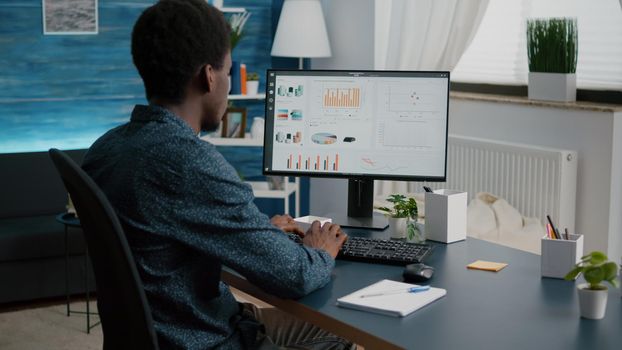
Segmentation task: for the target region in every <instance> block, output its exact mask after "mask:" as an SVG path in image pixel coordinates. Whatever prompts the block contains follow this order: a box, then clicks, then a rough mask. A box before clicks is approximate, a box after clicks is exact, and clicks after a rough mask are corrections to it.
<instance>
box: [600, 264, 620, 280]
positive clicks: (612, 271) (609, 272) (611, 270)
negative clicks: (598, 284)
mask: <svg viewBox="0 0 622 350" xmlns="http://www.w3.org/2000/svg"><path fill="white" fill-rule="evenodd" d="M602 268H603V273H604V279H605V280H607V281H609V280H611V279H615V278H616V277H618V265H617V264H616V263H614V262H613V261H609V262H606V263H604V264H603V265H602Z"/></svg>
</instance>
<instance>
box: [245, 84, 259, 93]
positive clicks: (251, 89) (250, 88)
mask: <svg viewBox="0 0 622 350" xmlns="http://www.w3.org/2000/svg"><path fill="white" fill-rule="evenodd" d="M258 91H259V80H248V81H246V94H247V95H251V96H252V95H257V92H258Z"/></svg>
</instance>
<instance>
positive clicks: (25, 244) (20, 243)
mask: <svg viewBox="0 0 622 350" xmlns="http://www.w3.org/2000/svg"><path fill="white" fill-rule="evenodd" d="M67 233H68V237H67V238H68V246H69V254H71V255H76V254H83V253H84V237H83V235H82V230H80V229H79V228H69V230H68V232H67ZM64 235H65V231H64V225H63V224H61V223H59V222H57V221H56V216H55V215H43V216H31V217H23V218H11V219H0V262H2V261H14V260H25V259H38V258H50V257H58V256H64V255H65V236H64Z"/></svg>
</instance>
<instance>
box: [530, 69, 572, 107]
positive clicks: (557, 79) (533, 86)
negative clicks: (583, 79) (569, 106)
mask: <svg viewBox="0 0 622 350" xmlns="http://www.w3.org/2000/svg"><path fill="white" fill-rule="evenodd" d="M528 97H529V99H530V100H545V101H560V102H571V101H576V100H577V75H576V74H565V73H540V72H530V73H529V87H528Z"/></svg>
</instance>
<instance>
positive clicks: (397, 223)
mask: <svg viewBox="0 0 622 350" xmlns="http://www.w3.org/2000/svg"><path fill="white" fill-rule="evenodd" d="M387 201H388V202H390V203H393V208H387V207H379V208H378V210H380V211H382V212H384V214H385V215H386V216H387V217H388V219H389V226H390V227H391V229H392V234H391V237H392V238H400V239H401V238H408V240H413V239H415V238H417V237H416V236H417V231H418V229H417V226H416V222H417V202H416V201H415V199H414V198H412V197H409V198H407V197H406V196H404V195H401V194H392V195H390V196H389V197H388V198H387Z"/></svg>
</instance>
